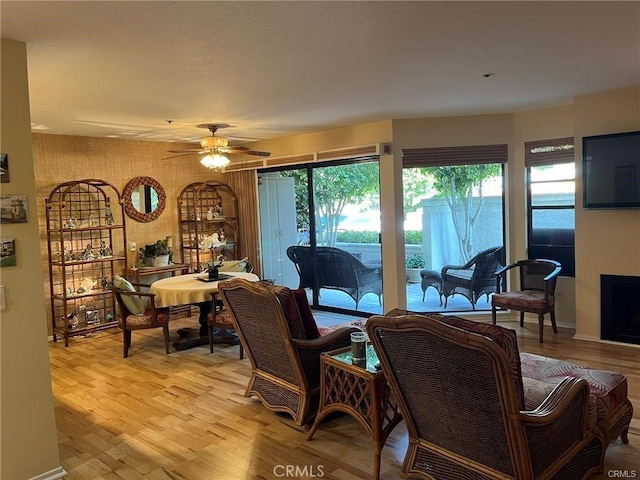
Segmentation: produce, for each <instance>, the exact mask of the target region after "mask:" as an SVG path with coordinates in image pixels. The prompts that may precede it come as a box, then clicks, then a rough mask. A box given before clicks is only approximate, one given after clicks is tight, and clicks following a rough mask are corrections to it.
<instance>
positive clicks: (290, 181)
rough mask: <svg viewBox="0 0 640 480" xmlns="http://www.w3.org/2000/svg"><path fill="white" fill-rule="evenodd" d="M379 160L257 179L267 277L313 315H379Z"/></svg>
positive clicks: (320, 166) (282, 172)
mask: <svg viewBox="0 0 640 480" xmlns="http://www.w3.org/2000/svg"><path fill="white" fill-rule="evenodd" d="M377 160H378V159H377V157H375V158H366V159H358V160H352V161H342V162H339V163H338V162H336V163H325V164H313V165H309V166H305V167H304V168H293V169H280V170H271V171H264V172H259V192H260V222H261V231H262V258H263V272H264V277H265V278H267V279H272V280H273V281H274V282H275V283H277V284H280V285H285V286H288V287H290V288H297V287H298V286H300V287H302V288H305V289H306V291H307V295H308V298H309V302H310V303H311V304H312V306H313V307H314V308H316V309H326V310H331V311H340V312H345V313H355V312H360V313H381V312H382V266H381V265H382V255H381V248H380V200H379V198H380V195H379V169H378V161H377Z"/></svg>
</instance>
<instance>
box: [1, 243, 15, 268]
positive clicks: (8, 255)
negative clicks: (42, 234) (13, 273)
mask: <svg viewBox="0 0 640 480" xmlns="http://www.w3.org/2000/svg"><path fill="white" fill-rule="evenodd" d="M16 264H17V262H16V239H15V238H0V267H15V266H16Z"/></svg>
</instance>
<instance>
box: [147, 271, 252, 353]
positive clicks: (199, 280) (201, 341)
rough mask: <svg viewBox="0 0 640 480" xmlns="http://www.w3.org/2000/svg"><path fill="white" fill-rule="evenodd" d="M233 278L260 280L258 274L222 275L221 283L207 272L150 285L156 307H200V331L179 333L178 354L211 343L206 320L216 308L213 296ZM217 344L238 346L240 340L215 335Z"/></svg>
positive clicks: (220, 275) (185, 329) (179, 276)
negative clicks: (221, 284) (222, 284)
mask: <svg viewBox="0 0 640 480" xmlns="http://www.w3.org/2000/svg"><path fill="white" fill-rule="evenodd" d="M234 278H244V279H245V280H248V281H250V282H257V281H258V280H260V278H259V277H258V276H257V275H256V274H254V273H248V272H220V273H219V277H218V279H209V275H208V273H207V272H204V273H189V274H185V275H177V276H175V277H167V278H162V279H160V280H156V281H155V282H153V283H152V284H151V286H150V287H149V292H150V293H152V294H154V295H155V303H156V307H175V306H181V305H197V306H198V307H199V309H200V315H199V317H198V323H199V324H200V327H199V328H198V329H193V328H182V329H180V330H178V335H180V340H179V341H178V342H176V343H174V344H173V346H174V348H175V349H176V350H186V349H188V348H193V347H196V346H200V345H206V344H208V343H209V334H208V326H207V316H208V315H209V313H211V308H212V305H213V301H212V297H211V294H212V293H217V292H218V285H219V284H220V282H225V281H229V280H233V279H234ZM214 342H216V343H232V344H237V343H238V339H237V337H236V336H234V335H232V336H228V335H227V336H220V335H214Z"/></svg>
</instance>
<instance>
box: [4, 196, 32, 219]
mask: <svg viewBox="0 0 640 480" xmlns="http://www.w3.org/2000/svg"><path fill="white" fill-rule="evenodd" d="M27 221H29V219H28V218H27V196H26V195H0V223H25V222H27Z"/></svg>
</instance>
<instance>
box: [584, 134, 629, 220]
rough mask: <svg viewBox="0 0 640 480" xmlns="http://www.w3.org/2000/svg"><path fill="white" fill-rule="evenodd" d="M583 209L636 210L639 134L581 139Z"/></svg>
mask: <svg viewBox="0 0 640 480" xmlns="http://www.w3.org/2000/svg"><path fill="white" fill-rule="evenodd" d="M582 181H583V184H582V194H583V207H584V208H588V209H591V208H593V209H595V208H640V132H626V133H614V134H609V135H596V136H592V137H583V138H582Z"/></svg>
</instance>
